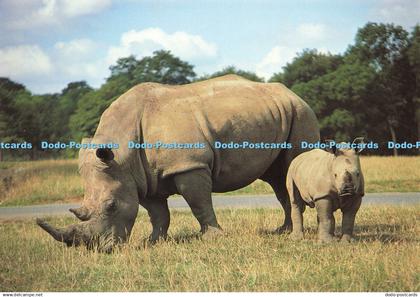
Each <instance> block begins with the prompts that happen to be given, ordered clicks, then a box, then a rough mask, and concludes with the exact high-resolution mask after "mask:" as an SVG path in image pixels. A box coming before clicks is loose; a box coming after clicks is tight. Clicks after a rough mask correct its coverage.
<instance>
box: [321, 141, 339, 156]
mask: <svg viewBox="0 0 420 297" xmlns="http://www.w3.org/2000/svg"><path fill="white" fill-rule="evenodd" d="M324 142H325V144H326V145H327V147H326V148H325V150H326V151H327V152H329V153H331V154H335V152H336V150H337V147H336V146H335V141H334V140H332V139H325V141H324Z"/></svg>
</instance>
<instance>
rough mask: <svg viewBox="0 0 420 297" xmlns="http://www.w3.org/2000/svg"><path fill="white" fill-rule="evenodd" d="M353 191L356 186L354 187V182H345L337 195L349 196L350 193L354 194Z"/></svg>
mask: <svg viewBox="0 0 420 297" xmlns="http://www.w3.org/2000/svg"><path fill="white" fill-rule="evenodd" d="M355 192H356V188H355V186H354V184H353V183H347V184H344V185H343V186H342V187H341V189H340V191H339V193H338V195H340V196H350V195H354V193H355Z"/></svg>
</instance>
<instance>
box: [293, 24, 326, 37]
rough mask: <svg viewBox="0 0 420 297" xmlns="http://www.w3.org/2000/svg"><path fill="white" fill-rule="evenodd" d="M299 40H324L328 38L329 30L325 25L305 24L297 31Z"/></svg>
mask: <svg viewBox="0 0 420 297" xmlns="http://www.w3.org/2000/svg"><path fill="white" fill-rule="evenodd" d="M296 32H297V35H298V38H302V39H305V40H310V41H319V40H323V39H324V38H325V37H326V34H327V30H326V27H325V25H324V24H313V23H305V24H301V25H299V26H298V27H297V29H296Z"/></svg>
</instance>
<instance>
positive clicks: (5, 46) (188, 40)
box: [0, 0, 420, 93]
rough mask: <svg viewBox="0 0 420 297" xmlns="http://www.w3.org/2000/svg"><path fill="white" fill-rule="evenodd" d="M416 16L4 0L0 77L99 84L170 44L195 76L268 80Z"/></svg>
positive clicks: (274, 6) (378, 4)
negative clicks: (374, 29)
mask: <svg viewBox="0 0 420 297" xmlns="http://www.w3.org/2000/svg"><path fill="white" fill-rule="evenodd" d="M368 21H373V22H386V23H390V22H393V23H396V24H399V25H402V26H404V27H405V28H406V29H407V30H410V31H411V28H412V27H413V26H414V25H415V24H416V23H419V22H420V0H365V1H362V0H353V1H350V0H348V1H347V0H336V1H332V0H331V1H326V0H300V1H298V0H296V1H280V0H277V1H275V0H259V1H257V0H252V1H251V0H249V1H239V0H237V1H229V0H224V1H221V0H212V1H201V0H195V1H192V0H177V1H175V0H165V1H163V0H162V1H159V0H155V1H152V0H120V1H113V0H22V1H19V0H0V76H6V77H10V78H11V79H13V80H16V81H18V82H21V83H24V84H25V85H26V86H27V87H28V89H29V90H31V91H32V92H34V93H46V92H59V91H60V90H61V89H63V88H64V87H65V86H66V85H67V83H68V82H71V81H76V80H86V81H87V82H88V83H89V84H90V85H92V86H94V87H99V86H100V85H101V84H102V83H103V82H104V78H106V77H107V76H109V70H108V67H109V66H110V65H112V64H113V63H114V62H115V61H116V60H117V59H118V58H119V57H123V56H128V55H130V54H133V55H135V56H137V57H138V58H141V57H143V56H146V55H150V54H151V53H152V52H153V51H154V50H158V49H167V50H171V51H172V52H173V53H174V54H175V55H177V56H179V57H180V58H182V59H183V60H186V61H188V62H190V63H192V64H193V65H195V71H196V72H197V74H198V75H201V74H205V73H212V72H214V71H217V70H220V69H222V68H223V67H225V66H228V65H235V66H237V67H238V68H241V69H244V70H250V71H254V72H256V73H257V74H258V75H260V76H263V77H265V78H269V77H270V76H271V75H272V74H273V73H274V72H278V71H280V70H281V68H282V66H284V65H285V64H286V63H287V62H290V61H291V60H292V59H293V57H295V56H296V53H297V52H301V51H302V50H303V49H304V48H317V49H318V50H320V51H322V52H331V53H342V52H344V51H345V50H346V48H347V46H348V45H349V44H351V43H353V40H354V36H355V33H356V32H357V29H358V28H360V27H362V26H363V25H364V24H366V22H368Z"/></svg>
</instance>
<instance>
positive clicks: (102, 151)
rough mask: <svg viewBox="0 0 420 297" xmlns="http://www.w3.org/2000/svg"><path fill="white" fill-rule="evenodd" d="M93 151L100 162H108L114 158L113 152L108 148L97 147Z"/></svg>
mask: <svg viewBox="0 0 420 297" xmlns="http://www.w3.org/2000/svg"><path fill="white" fill-rule="evenodd" d="M95 153H96V156H97V157H98V158H99V159H101V161H102V162H109V161H112V160H114V153H113V152H112V150H111V149H110V148H98V149H96V152H95Z"/></svg>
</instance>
